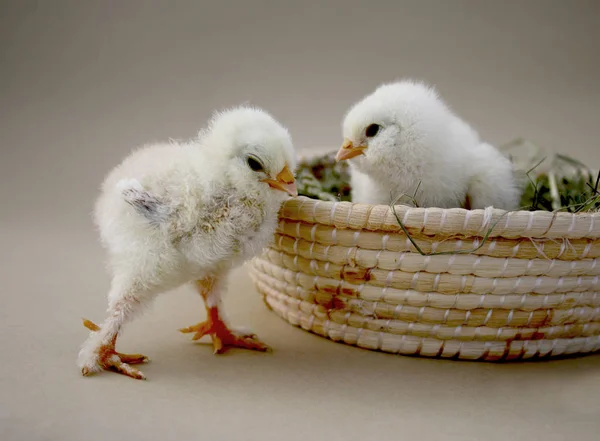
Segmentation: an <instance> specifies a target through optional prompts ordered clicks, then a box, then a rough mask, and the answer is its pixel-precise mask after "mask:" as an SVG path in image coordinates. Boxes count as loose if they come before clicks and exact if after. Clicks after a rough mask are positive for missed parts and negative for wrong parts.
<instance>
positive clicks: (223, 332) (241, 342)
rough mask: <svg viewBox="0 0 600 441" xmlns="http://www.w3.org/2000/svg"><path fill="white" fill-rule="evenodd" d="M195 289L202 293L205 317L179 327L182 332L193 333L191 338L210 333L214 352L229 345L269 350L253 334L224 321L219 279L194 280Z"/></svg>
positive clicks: (198, 337) (223, 350)
mask: <svg viewBox="0 0 600 441" xmlns="http://www.w3.org/2000/svg"><path fill="white" fill-rule="evenodd" d="M195 286H196V290H197V291H198V292H199V293H200V295H202V298H203V299H204V303H205V305H206V314H207V319H206V320H205V321H203V322H200V323H198V324H196V325H192V326H188V327H187V328H183V329H180V332H183V333H192V332H193V333H194V337H193V338H192V340H198V339H200V338H202V337H204V336H205V335H210V336H211V338H212V342H213V347H214V351H215V354H222V353H223V352H225V351H226V350H227V349H228V348H230V347H238V348H245V349H253V350H256V351H269V350H270V349H271V348H270V347H269V346H268V345H266V344H265V343H263V342H262V341H260V340H259V339H258V338H257V337H256V335H255V334H252V333H248V332H240V331H235V330H232V329H231V328H229V326H227V324H226V323H225V321H224V319H223V316H222V313H221V308H220V307H221V300H220V294H221V289H222V284H221V282H220V281H219V280H217V279H216V278H213V277H209V278H206V279H203V280H199V281H196V283H195Z"/></svg>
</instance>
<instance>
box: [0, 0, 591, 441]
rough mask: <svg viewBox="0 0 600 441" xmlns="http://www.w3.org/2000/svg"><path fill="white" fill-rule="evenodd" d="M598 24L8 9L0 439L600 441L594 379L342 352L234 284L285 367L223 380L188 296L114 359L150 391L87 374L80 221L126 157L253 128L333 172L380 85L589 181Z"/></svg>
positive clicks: (351, 10) (574, 371) (453, 15)
mask: <svg viewBox="0 0 600 441" xmlns="http://www.w3.org/2000/svg"><path fill="white" fill-rule="evenodd" d="M599 68H600V2H599V1H597V0H589V1H583V0H569V1H566V0H565V1H553V0H504V1H493V0H435V1H434V0H422V1H416V0H414V1H391V0H390V1H376V0H370V1H365V0H363V1H356V0H345V1H344V0H321V1H312V0H311V1H308V0H304V1H283V0H281V1H274V0H273V1H267V0H263V1H255V0H246V1H243V0H238V1H232V0H221V1H216V0H215V1H201V0H197V1H191V0H188V1H183V0H172V1H167V0H164V1H151V0H147V1H144V0H122V1H117V0H106V1H100V0H96V1H92V0H77V1H76V0H73V1H66V0H53V1H32V0H20V1H18V0H12V1H6V0H0V149H1V156H0V184H1V185H0V253H1V256H2V259H1V262H2V264H1V265H0V280H1V285H0V286H1V290H0V439H2V440H3V441H13V440H15V441H16V440H24V439H29V440H38V439H39V440H61V441H66V440H81V439H86V440H90V441H91V440H101V439H102V440H103V439H107V438H109V437H112V438H114V439H128V440H137V439H145V440H154V439H174V440H187V439H194V440H198V439H201V440H207V441H208V440H210V441H213V440H215V441H217V440H228V441H231V440H290V441H292V440H306V439H315V440H337V439H339V440H345V441H349V440H355V439H356V440H358V439H361V440H384V439H385V440H387V439H394V440H396V439H423V440H455V439H456V440H462V441H464V440H486V441H488V440H489V441H492V440H502V441H506V440H509V439H514V440H518V439H528V440H545V441H554V440H556V441H563V440H566V439H578V440H582V441H584V440H595V439H597V437H598V433H599V431H600V423H599V422H598V421H599V420H598V414H599V412H600V400H599V399H598V396H599V392H600V370H599V369H600V359H599V357H598V356H589V357H585V358H581V359H575V360H564V361H553V362H547V363H525V364H510V365H490V364H481V363H462V362H452V361H439V360H425V359H415V358H407V357H400V356H392V355H386V354H379V353H374V352H370V351H364V350H361V349H358V348H352V347H347V346H344V345H341V344H336V343H333V342H330V341H327V340H325V339H322V338H320V337H317V336H314V335H311V334H308V333H306V332H305V331H302V330H300V329H297V328H293V327H291V326H290V325H288V324H287V323H285V322H283V321H282V320H279V319H278V318H277V317H275V316H274V315H273V314H272V313H270V312H269V311H267V310H266V308H265V307H264V305H263V304H262V302H261V299H260V298H259V296H258V295H257V294H256V292H255V291H254V289H253V287H252V285H251V284H250V283H249V279H248V276H247V275H246V271H245V269H244V268H242V269H240V270H239V271H237V272H236V274H235V275H234V276H233V278H232V283H231V286H230V292H229V294H228V296H227V298H226V308H227V309H228V313H229V315H230V316H231V319H232V321H234V322H235V323H236V324H243V325H248V326H251V327H252V328H253V329H254V330H255V331H257V333H258V334H259V335H260V336H261V337H262V338H263V339H264V340H265V341H267V342H268V343H270V344H272V345H273V346H274V348H275V352H274V353H273V354H271V355H263V354H255V353H250V352H248V351H232V352H231V354H229V355H227V356H223V357H214V356H213V355H212V353H211V350H210V347H209V346H206V345H195V344H193V343H192V342H190V341H189V336H183V335H180V334H178V333H177V331H176V330H177V329H178V328H180V327H182V326H186V325H189V324H192V323H195V322H198V321H199V320H201V319H202V318H203V314H204V312H203V311H204V308H203V306H202V302H201V300H200V299H199V298H197V296H195V295H194V294H193V292H191V290H190V289H188V288H182V289H180V290H178V291H177V292H175V293H170V294H168V295H165V296H163V297H161V298H160V299H159V300H158V301H157V303H156V305H155V307H154V308H153V309H152V310H151V311H149V312H148V313H147V314H146V315H145V316H144V317H143V318H142V319H141V320H139V321H138V322H135V323H134V324H132V325H131V326H130V327H128V328H127V329H126V332H125V334H124V336H123V338H122V339H121V340H120V347H121V348H123V350H124V351H125V352H127V351H130V352H142V353H145V354H146V355H148V356H150V358H151V359H152V360H153V361H152V363H150V364H148V365H147V366H144V368H143V370H144V372H145V373H146V374H147V376H148V377H149V380H148V381H147V382H136V381H134V380H131V379H128V378H125V377H121V376H118V375H116V374H111V373H105V374H102V375H98V376H95V377H92V378H82V377H81V376H80V375H79V372H78V371H77V368H76V366H75V357H76V354H77V351H78V347H79V345H80V344H81V342H83V340H84V339H85V337H86V331H85V329H83V327H82V326H81V324H80V318H81V317H82V316H84V317H88V318H90V319H93V320H96V321H101V320H102V319H103V318H104V315H103V314H104V310H105V308H106V299H105V293H106V290H107V287H108V279H107V277H106V274H105V272H104V267H103V254H102V250H101V248H100V246H99V244H98V241H97V237H96V233H95V231H94V229H93V226H92V223H91V217H90V213H91V210H92V207H93V201H94V198H95V197H96V195H97V189H98V186H99V184H100V183H101V181H102V179H103V177H104V175H105V174H106V173H107V172H108V171H109V170H110V168H111V167H113V166H114V165H116V164H117V163H118V161H119V160H120V159H122V157H123V156H124V155H125V154H127V153H128V152H129V150H130V149H131V148H132V147H135V146H137V145H140V144H142V143H145V142H151V141H156V140H165V139H168V138H189V137H191V136H194V135H195V134H196V133H197V131H198V130H199V129H200V128H201V127H202V126H203V124H204V123H205V121H206V120H207V118H208V117H209V116H210V114H211V112H212V111H213V110H214V109H219V108H224V107H228V106H232V105H235V104H241V103H250V104H252V105H256V106H260V107H264V108H265V109H267V110H268V111H270V112H271V113H273V114H274V115H275V116H276V117H277V118H278V119H279V120H280V121H282V122H283V123H284V124H285V125H286V126H288V127H289V129H290V131H291V134H292V136H293V138H294V141H295V143H296V146H297V147H298V148H299V149H311V148H321V149H331V150H333V149H336V148H337V147H338V146H339V145H340V143H341V141H342V139H341V127H340V125H341V120H342V117H343V115H344V112H345V111H346V110H347V108H348V107H349V106H350V105H351V104H352V103H353V102H355V101H356V100H358V99H359V98H361V97H362V96H364V95H365V94H367V93H369V92H371V91H372V90H373V89H374V88H375V87H376V86H377V85H379V84H380V83H382V82H387V81H392V80H394V79H397V78H402V77H411V78H417V79H423V80H425V81H428V82H430V83H432V84H434V85H435V86H436V87H437V88H438V90H439V92H440V93H441V94H442V96H443V97H444V98H445V99H446V100H447V102H448V103H449V104H450V105H451V106H452V107H453V108H454V109H455V110H456V112H457V113H459V114H460V115H461V116H462V117H464V118H465V119H466V120H468V121H469V122H471V123H472V124H473V126H474V127H475V128H476V129H477V130H479V132H480V133H481V135H482V137H483V138H484V139H485V140H487V141H489V142H492V143H495V144H498V143H502V142H506V141H510V140H511V139H513V138H516V137H525V138H527V139H530V140H532V141H534V142H536V143H538V144H539V145H542V146H544V147H546V148H548V149H551V150H553V151H559V152H564V153H567V154H570V155H572V156H575V157H576V158H578V159H581V160H584V161H585V162H586V163H589V164H590V165H591V166H593V167H595V168H598V167H599V165H600V147H599V145H598V127H599V126H600V109H599V102H600V88H599V87H598V79H599V78H600V75H599Z"/></svg>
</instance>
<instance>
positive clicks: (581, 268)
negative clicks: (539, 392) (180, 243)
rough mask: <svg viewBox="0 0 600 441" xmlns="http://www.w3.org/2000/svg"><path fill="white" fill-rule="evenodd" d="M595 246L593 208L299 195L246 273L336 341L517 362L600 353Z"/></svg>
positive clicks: (284, 313)
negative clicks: (439, 204)
mask: <svg viewBox="0 0 600 441" xmlns="http://www.w3.org/2000/svg"><path fill="white" fill-rule="evenodd" d="M398 220H401V224H400V223H399V222H398ZM401 225H402V227H403V228H401ZM407 233H408V235H407ZM415 245H416V246H417V247H418V248H419V249H420V250H421V252H422V253H424V254H421V252H418V251H417V248H416V247H415ZM599 257H600V213H591V212H588V213H567V212H547V211H515V212H509V213H506V212H504V211H501V210H494V209H491V208H490V209H486V210H472V211H469V210H464V209H438V208H412V207H407V206H396V207H393V208H392V207H388V206H372V205H361V204H352V203H350V202H345V201H342V202H339V201H322V200H315V199H311V198H307V197H298V198H293V199H290V200H288V202H286V203H285V204H284V206H283V207H282V209H281V212H280V222H279V228H278V231H277V233H276V236H275V242H274V244H273V245H272V246H271V247H270V248H268V249H267V250H266V251H265V253H263V254H262V255H261V256H260V257H258V258H255V259H254V260H253V261H252V262H251V274H252V277H253V279H254V281H255V284H256V287H257V289H258V291H259V292H260V293H261V294H262V296H263V297H264V300H265V302H266V303H267V305H268V306H269V307H270V308H271V309H272V310H273V311H275V312H276V313H277V314H278V315H280V316H281V317H283V318H284V319H285V320H287V321H288V322H289V323H291V324H293V325H297V326H300V327H302V328H303V329H305V330H308V331H311V332H314V333H316V334H319V335H322V336H324V337H327V338H330V339H332V340H335V341H340V342H344V343H346V344H350V345H356V346H360V347H362V348H367V349H373V350H381V351H385V352H391V353H398V354H404V355H420V356H428V357H445V358H458V359H470V360H486V361H494V360H515V359H532V358H541V357H557V356H563V355H571V354H584V353H592V352H595V351H598V350H600V295H599V294H598V291H600V277H599V276H600V264H599V263H598V259H599Z"/></svg>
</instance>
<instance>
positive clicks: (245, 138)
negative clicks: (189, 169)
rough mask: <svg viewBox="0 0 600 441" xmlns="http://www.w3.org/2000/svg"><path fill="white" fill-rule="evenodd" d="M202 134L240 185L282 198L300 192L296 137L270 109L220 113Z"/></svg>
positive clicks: (234, 183) (235, 181)
mask: <svg viewBox="0 0 600 441" xmlns="http://www.w3.org/2000/svg"><path fill="white" fill-rule="evenodd" d="M200 136H201V137H202V138H204V140H205V145H207V146H210V154H211V155H212V156H213V157H215V158H216V159H217V160H219V161H222V162H223V163H225V164H226V166H225V167H226V173H227V175H228V178H229V180H230V182H231V183H232V184H233V185H234V186H235V187H236V188H245V189H249V188H254V189H255V190H257V191H264V192H265V194H267V195H269V196H270V197H274V198H276V199H282V200H283V199H285V198H286V196H287V195H290V196H297V195H298V192H297V189H296V182H295V179H294V172H295V170H296V157H295V153H294V147H293V144H292V139H291V137H290V135H289V133H288V131H287V129H286V128H285V127H283V126H282V125H281V124H280V123H279V122H278V121H276V120H275V119H274V118H273V117H272V116H271V115H269V114H268V113H267V112H265V111H263V110H261V109H257V108H252V107H237V108H234V109H231V110H227V111H224V112H219V113H217V114H215V116H214V117H213V119H212V120H211V122H210V125H209V127H208V129H207V130H206V131H204V132H201V133H200Z"/></svg>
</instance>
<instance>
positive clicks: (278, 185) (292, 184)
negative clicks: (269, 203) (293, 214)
mask: <svg viewBox="0 0 600 441" xmlns="http://www.w3.org/2000/svg"><path fill="white" fill-rule="evenodd" d="M263 182H266V183H267V184H269V187H271V188H274V189H275V190H280V191H285V192H286V193H287V194H289V195H290V196H292V197H294V196H298V189H297V188H296V181H295V180H294V174H293V173H292V172H291V171H290V168H289V167H288V166H287V165H286V166H285V167H283V170H281V171H280V172H279V174H278V175H277V176H276V177H275V179H264V180H263Z"/></svg>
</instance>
